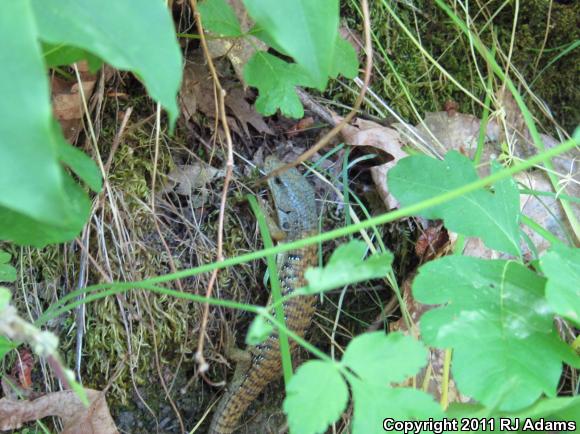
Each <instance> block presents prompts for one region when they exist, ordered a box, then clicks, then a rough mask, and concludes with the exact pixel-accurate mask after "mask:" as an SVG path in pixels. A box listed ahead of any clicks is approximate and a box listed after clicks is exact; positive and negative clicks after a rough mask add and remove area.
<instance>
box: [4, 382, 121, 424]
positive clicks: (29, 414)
mask: <svg viewBox="0 0 580 434" xmlns="http://www.w3.org/2000/svg"><path fill="white" fill-rule="evenodd" d="M85 391H86V393H87V397H88V399H89V402H90V404H91V405H90V407H89V408H86V407H85V406H84V405H83V404H82V402H81V401H80V400H79V398H78V397H77V396H76V395H75V393H74V392H73V391H72V390H65V391H62V392H54V393H49V394H48V395H44V396H41V397H40V398H37V399H35V400H34V401H25V400H21V401H13V400H9V399H6V398H2V399H0V430H13V429H18V428H20V427H21V426H22V425H23V424H24V423H26V422H31V421H35V420H39V419H42V418H45V417H47V416H57V417H60V418H61V419H62V423H63V425H64V430H63V434H116V433H118V432H119V431H118V430H117V427H116V426H115V422H114V421H113V418H112V417H111V413H110V412H109V407H108V406H107V401H106V400H105V396H104V393H102V392H99V391H97V390H92V389H85Z"/></svg>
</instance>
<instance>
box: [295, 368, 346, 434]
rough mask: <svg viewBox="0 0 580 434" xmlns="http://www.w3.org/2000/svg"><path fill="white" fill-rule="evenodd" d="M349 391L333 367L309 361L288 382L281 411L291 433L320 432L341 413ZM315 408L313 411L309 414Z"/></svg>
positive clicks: (313, 433) (306, 433) (308, 433)
mask: <svg viewBox="0 0 580 434" xmlns="http://www.w3.org/2000/svg"><path fill="white" fill-rule="evenodd" d="M347 402H348V389H347V387H346V384H345V382H344V380H343V379H342V377H341V375H340V373H339V372H338V370H337V369H336V367H335V366H333V365H331V364H330V363H326V362H320V361H316V360H315V361H311V362H308V363H305V364H303V365H302V366H301V367H300V368H298V370H297V371H296V374H295V375H294V376H293V377H292V379H291V380H290V383H288V387H287V389H286V399H285V400H284V412H286V414H287V415H288V425H290V431H291V432H292V433H297V434H298V433H299V434H315V433H323V432H325V431H326V428H327V427H328V425H329V424H331V423H332V422H334V421H335V420H336V419H338V417H339V416H340V414H341V413H342V412H343V411H344V409H345V407H346V403H347ZM313 409H316V411H312V410H313Z"/></svg>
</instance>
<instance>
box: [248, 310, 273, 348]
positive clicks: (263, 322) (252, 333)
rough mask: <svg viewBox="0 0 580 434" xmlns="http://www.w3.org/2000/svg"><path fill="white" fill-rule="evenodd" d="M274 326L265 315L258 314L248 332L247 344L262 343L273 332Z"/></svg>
mask: <svg viewBox="0 0 580 434" xmlns="http://www.w3.org/2000/svg"><path fill="white" fill-rule="evenodd" d="M273 331H274V326H273V325H272V323H271V322H270V321H268V319H267V318H266V317H265V316H263V315H256V318H254V320H253V321H252V324H250V327H249V328H248V333H247V334H246V344H248V345H258V344H259V343H262V342H264V341H265V340H266V338H268V336H270V335H271V334H272V332H273Z"/></svg>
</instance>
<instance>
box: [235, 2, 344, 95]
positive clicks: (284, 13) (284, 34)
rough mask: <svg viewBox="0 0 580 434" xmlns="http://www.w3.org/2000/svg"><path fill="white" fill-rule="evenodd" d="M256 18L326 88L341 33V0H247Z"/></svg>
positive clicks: (321, 87)
mask: <svg viewBox="0 0 580 434" xmlns="http://www.w3.org/2000/svg"><path fill="white" fill-rule="evenodd" d="M244 4H245V5H246V8H247V10H248V12H249V14H250V15H251V17H252V18H253V19H254V20H255V21H256V24H257V25H258V26H260V27H261V28H263V29H264V30H265V31H266V32H267V33H268V34H269V35H270V36H271V37H272V38H273V39H274V40H275V41H276V44H277V45H279V46H280V47H282V48H283V49H284V51H285V52H286V53H288V54H289V55H290V56H292V58H294V60H295V61H296V62H297V63H298V64H299V65H301V66H302V67H303V68H304V70H305V71H307V72H308V75H309V76H310V77H311V79H312V82H313V87H316V88H318V89H319V90H324V88H325V87H326V84H327V82H328V76H329V75H330V72H331V69H332V66H333V59H334V53H335V46H336V37H337V35H338V19H339V17H338V12H339V5H338V0H318V1H315V2H313V1H308V0H285V1H281V2H276V4H275V7H273V5H272V2H271V1H269V0H244Z"/></svg>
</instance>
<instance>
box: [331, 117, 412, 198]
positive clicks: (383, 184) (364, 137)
mask: <svg viewBox="0 0 580 434" xmlns="http://www.w3.org/2000/svg"><path fill="white" fill-rule="evenodd" d="M335 119H337V120H338V122H340V118H338V117H336V116H335ZM354 125H355V126H352V125H345V127H344V128H343V129H342V131H341V134H342V136H343V138H344V140H345V141H346V142H347V143H348V144H349V145H351V146H359V147H360V146H366V147H369V148H371V149H369V151H370V152H373V150H379V151H381V152H382V153H383V154H386V155H387V158H386V159H388V160H389V161H388V162H387V163H384V164H381V165H380V166H375V167H372V168H371V176H372V178H373V181H374V183H375V185H376V187H377V190H378V192H379V195H380V196H381V199H382V200H383V201H384V203H385V204H386V205H387V207H388V208H389V209H393V208H397V207H398V206H399V202H398V201H397V200H396V199H395V198H394V197H393V196H392V195H391V194H390V193H389V191H388V188H387V173H388V172H389V170H391V168H393V167H394V166H395V165H396V164H397V163H398V162H399V160H400V159H401V158H404V157H406V156H407V153H406V152H404V151H403V150H402V149H401V148H402V146H403V144H404V143H403V141H402V140H401V136H400V134H399V132H398V131H397V130H394V129H392V128H388V127H384V126H382V125H379V124H377V123H375V122H372V121H367V120H363V119H357V120H355V121H354ZM384 156H385V155H383V157H384Z"/></svg>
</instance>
